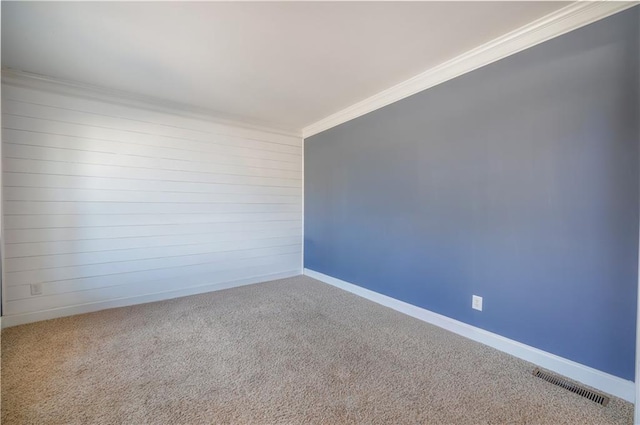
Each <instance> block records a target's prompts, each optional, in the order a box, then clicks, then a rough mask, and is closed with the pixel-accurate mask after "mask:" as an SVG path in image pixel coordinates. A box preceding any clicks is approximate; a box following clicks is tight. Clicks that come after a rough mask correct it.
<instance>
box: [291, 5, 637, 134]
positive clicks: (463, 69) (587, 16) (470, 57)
mask: <svg viewBox="0 0 640 425" xmlns="http://www.w3.org/2000/svg"><path fill="white" fill-rule="evenodd" d="M637 4H638V2H637V1H631V2H617V1H577V2H574V3H572V4H570V5H568V6H566V7H563V8H562V9H559V10H557V11H555V12H553V13H550V14H549V15H546V16H544V17H542V18H540V19H538V20H536V21H533V22H531V23H529V24H527V25H524V26H522V27H520V28H518V29H517V30H515V31H512V32H509V33H507V34H505V35H503V36H500V37H498V38H496V39H494V40H492V41H490V42H488V43H485V44H483V45H481V46H479V47H476V48H474V49H472V50H469V51H468V52H466V53H463V54H461V55H459V56H457V57H455V58H453V59H451V60H449V61H447V62H444V63H442V64H440V65H438V66H435V67H433V68H431V69H429V70H427V71H425V72H423V73H421V74H418V75H416V76H415V77H412V78H410V79H408V80H406V81H403V82H401V83H399V84H396V85H395V86H393V87H390V88H388V89H386V90H383V91H381V92H379V93H377V94H375V95H373V96H371V97H368V98H366V99H364V100H362V101H360V102H358V103H355V104H353V105H351V106H349V107H347V108H345V109H342V110H341V111H338V112H336V113H334V114H332V115H329V116H328V117H326V118H323V119H321V120H320V121H317V122H315V123H313V124H311V125H308V126H306V127H305V128H303V129H302V137H304V138H307V137H310V136H313V135H314V134H318V133H320V132H322V131H325V130H328V129H330V128H332V127H335V126H337V125H339V124H342V123H345V122H347V121H350V120H352V119H354V118H358V117H360V116H362V115H365V114H367V113H369V112H372V111H375V110H376V109H380V108H382V107H384V106H387V105H389V104H391V103H394V102H397V101H399V100H402V99H404V98H406V97H409V96H411V95H413V94H416V93H418V92H421V91H423V90H426V89H428V88H430V87H433V86H436V85H438V84H441V83H444V82H445V81H448V80H451V79H453V78H455V77H458V76H460V75H462V74H466V73H467V72H470V71H473V70H474V69H478V68H480V67H483V66H485V65H488V64H490V63H492V62H496V61H498V60H500V59H503V58H505V57H507V56H510V55H513V54H514V53H518V52H520V51H522V50H525V49H528V48H530V47H533V46H535V45H537V44H540V43H542V42H544V41H547V40H549V39H552V38H554V37H558V36H560V35H562V34H565V33H567V32H569V31H573V30H575V29H577V28H580V27H582V26H585V25H588V24H590V23H592V22H595V21H598V20H600V19H603V18H606V17H607V16H610V15H613V14H615V13H618V12H621V11H623V10H625V9H628V8H630V7H633V6H635V5H637Z"/></svg>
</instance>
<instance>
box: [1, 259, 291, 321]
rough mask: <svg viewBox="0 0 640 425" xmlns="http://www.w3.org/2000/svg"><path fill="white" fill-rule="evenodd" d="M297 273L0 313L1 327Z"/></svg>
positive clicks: (252, 282) (194, 293)
mask: <svg viewBox="0 0 640 425" xmlns="http://www.w3.org/2000/svg"><path fill="white" fill-rule="evenodd" d="M298 275H300V271H299V270H293V271H289V272H282V273H275V274H271V275H267V276H256V277H251V278H247V279H241V280H235V281H231V282H224V283H215V284H211V285H200V286H192V287H189V288H183V289H179V290H172V291H165V292H157V293H154V294H146V295H138V296H135V297H126V298H118V299H114V300H108V301H100V302H95V303H87V304H80V305H74V306H69V307H61V308H55V309H51V310H44V311H37V312H34V313H25V314H16V315H9V316H2V322H0V323H1V325H2V328H3V329H4V328H8V327H11V326H18V325H24V324H26V323H32V322H39V321H41V320H49V319H55V318H58V317H66V316H74V315H76V314H84V313H92V312H95V311H100V310H106V309H109V308H116V307H126V306H130V305H136V304H145V303H151V302H155V301H163V300H169V299H172V298H179V297H186V296H188V295H196V294H203V293H206V292H213V291H220V290H222V289H229V288H236V287H238V286H245V285H252V284H255V283H261V282H267V281H270V280H276V279H285V278H288V277H293V276H298Z"/></svg>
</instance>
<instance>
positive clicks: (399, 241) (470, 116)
mask: <svg viewBox="0 0 640 425" xmlns="http://www.w3.org/2000/svg"><path fill="white" fill-rule="evenodd" d="M639 10H640V9H639V8H638V7H635V8H633V9H630V10H627V11H625V12H623V13H620V14H618V15H615V16H612V17H610V18H607V19H605V20H602V21H599V22H596V23H594V24H591V25H589V26H587V27H584V28H582V29H579V30H577V31H574V32H571V33H569V34H566V35H564V36H561V37H559V38H556V39H553V40H550V41H548V42H546V43H543V44H541V45H538V46H536V47H533V48H531V49H528V50H526V51H524V52H521V53H519V54H516V55H514V56H510V57H508V58H506V59H503V60H501V61H499V62H496V63H494V64H491V65H489V66H486V67H484V68H481V69H479V70H476V71H473V72H471V73H469V74H466V75H463V76H461V77H458V78H456V79H454V80H451V81H448V82H446V83H444V84H441V85H439V86H436V87H434V88H431V89H429V90H427V91H424V92H422V93H419V94H416V95H414V96H412V97H410V98H407V99H404V100H402V101H400V102H397V103H394V104H392V105H389V106H387V107H385V108H383V109H380V110H377V111H375V112H372V113H369V114H367V115H365V116H363V117H360V118H357V119H355V120H352V121H350V122H347V123H345V124H342V125H340V126H338V127H335V128H333V129H330V130H327V131H325V132H323V133H321V134H318V135H316V136H313V137H311V138H308V139H307V140H306V141H305V267H307V268H310V269H312V270H316V271H319V272H321V273H325V274H327V275H330V276H333V277H336V278H339V279H343V280H346V281H348V282H351V283H355V284H357V285H360V286H363V287H365V288H368V289H371V290H373V291H376V292H379V293H382V294H385V295H389V296H391V297H394V298H397V299H400V300H403V301H406V302H408V303H411V304H414V305H417V306H419V307H423V308H426V309H428V310H432V311H435V312H437V313H440V314H444V315H446V316H449V317H452V318H454V319H457V320H461V321H463V322H466V323H469V324H472V325H474V326H478V327H480V328H483V329H486V330H489V331H491V332H495V333H498V334H500V335H503V336H506V337H508V338H511V339H514V340H517V341H520V342H523V343H525V344H529V345H532V346H534V347H537V348H540V349H542V350H545V351H548V352H550V353H554V354H557V355H559V356H562V357H565V358H568V359H571V360H574V361H577V362H580V363H582V364H585V365H588V366H591V367H594V368H597V369H600V370H602V371H605V372H608V373H611V374H614V375H617V376H619V377H622V378H625V379H630V380H633V379H634V353H635V321H636V285H637V270H638V198H639V196H638V192H639V184H638V176H639V174H638V173H639V169H638V144H639V140H640V130H639V124H638V117H639V107H638V100H639V95H638V92H639V87H638V86H639V83H638V81H639V80H638V70H639V67H638V60H639V59H638V56H639V47H640V46H639V34H638V31H639V30H638V22H640V19H639ZM472 294H477V295H480V296H482V297H484V311H483V312H478V311H475V310H472V309H471V295H472Z"/></svg>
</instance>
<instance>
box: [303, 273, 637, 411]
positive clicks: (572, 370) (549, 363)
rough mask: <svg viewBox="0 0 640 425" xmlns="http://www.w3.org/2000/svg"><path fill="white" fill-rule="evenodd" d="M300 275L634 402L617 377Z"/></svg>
mask: <svg viewBox="0 0 640 425" xmlns="http://www.w3.org/2000/svg"><path fill="white" fill-rule="evenodd" d="M304 274H305V275H306V276H309V277H312V278H314V279H317V280H319V281H321V282H324V283H328V284H329V285H333V286H336V287H338V288H340V289H344V290H345V291H348V292H351V293H353V294H356V295H359V296H361V297H363V298H366V299H368V300H371V301H373V302H375V303H378V304H381V305H383V306H385V307H389V308H392V309H394V310H396V311H399V312H401V313H404V314H407V315H409V316H412V317H415V318H416V319H419V320H422V321H424V322H427V323H430V324H432V325H436V326H439V327H441V328H443V329H446V330H448V331H451V332H453V333H456V334H458V335H462V336H464V337H467V338H469V339H472V340H474V341H477V342H480V343H482V344H486V345H488V346H490V347H493V348H496V349H498V350H500V351H504V352H505V353H508V354H511V355H512V356H515V357H519V358H521V359H523V360H526V361H528V362H531V363H533V364H535V365H538V366H540V367H542V368H545V369H547V370H550V371H553V372H556V373H559V374H561V375H564V376H566V377H568V378H570V379H573V380H575V381H578V382H581V383H583V384H585V385H588V386H590V387H593V388H596V389H598V390H600V391H603V392H605V393H607V394H611V395H614V396H616V397H619V398H622V399H624V400H626V401H629V402H631V403H634V402H635V384H634V383H633V382H632V381H627V380H626V379H622V378H618V377H617V376H613V375H610V374H608V373H605V372H602V371H599V370H597V369H594V368H591V367H589V366H585V365H582V364H580V363H577V362H574V361H572V360H568V359H565V358H563V357H560V356H556V355H555V354H551V353H547V352H546V351H542V350H539V349H537V348H534V347H531V346H529V345H526V344H522V343H520V342H517V341H514V340H512V339H509V338H505V337H503V336H500V335H498V334H495V333H492V332H489V331H485V330H484V329H480V328H477V327H475V326H471V325H469V324H466V323H463V322H460V321H458V320H455V319H451V318H449V317H446V316H443V315H441V314H437V313H434V312H432V311H429V310H425V309H423V308H420V307H416V306H414V305H411V304H408V303H405V302H403V301H399V300H396V299H394V298H391V297H388V296H386V295H382V294H379V293H377V292H374V291H370V290H368V289H365V288H362V287H360V286H357V285H354V284H352V283H348V282H345V281H343V280H340V279H336V278H334V277H331V276H327V275H325V274H322V273H319V272H316V271H313V270H309V269H304Z"/></svg>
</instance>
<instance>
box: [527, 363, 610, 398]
mask: <svg viewBox="0 0 640 425" xmlns="http://www.w3.org/2000/svg"><path fill="white" fill-rule="evenodd" d="M533 375H534V376H536V377H538V378H540V379H544V380H545V381H547V382H549V383H551V384H554V385H557V386H559V387H562V388H564V389H566V390H569V391H571V392H572V393H575V394H578V395H579V396H582V397H584V398H587V399H589V400H591V401H593V402H596V403H598V404H601V405H602V406H606V405H607V404H609V397H607V396H605V395H602V394H598V393H596V392H595V391H592V390H590V389H588V388H584V387H581V386H579V385H576V384H574V383H573V382H569V381H567V380H566V379H564V378H562V377H559V376H555V375H551V374H550V373H547V372H543V371H542V370H540V369H538V368H536V369H535V370H534V371H533Z"/></svg>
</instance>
